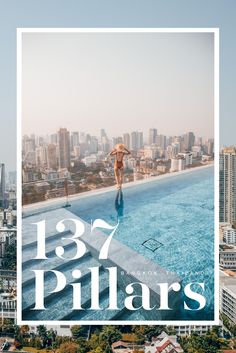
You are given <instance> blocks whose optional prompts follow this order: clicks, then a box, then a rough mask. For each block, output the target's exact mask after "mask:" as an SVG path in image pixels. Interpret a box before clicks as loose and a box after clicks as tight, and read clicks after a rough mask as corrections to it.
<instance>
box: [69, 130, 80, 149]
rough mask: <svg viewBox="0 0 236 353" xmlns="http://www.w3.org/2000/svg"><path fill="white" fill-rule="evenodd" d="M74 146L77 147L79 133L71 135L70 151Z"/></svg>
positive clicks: (75, 132)
mask: <svg viewBox="0 0 236 353" xmlns="http://www.w3.org/2000/svg"><path fill="white" fill-rule="evenodd" d="M75 146H79V133H78V131H74V132H72V133H71V150H73V149H74V147H75Z"/></svg>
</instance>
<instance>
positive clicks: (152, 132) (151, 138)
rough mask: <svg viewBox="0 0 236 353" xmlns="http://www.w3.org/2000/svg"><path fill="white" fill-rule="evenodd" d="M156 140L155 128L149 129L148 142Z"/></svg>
mask: <svg viewBox="0 0 236 353" xmlns="http://www.w3.org/2000/svg"><path fill="white" fill-rule="evenodd" d="M156 142H157V129H149V136H148V144H149V145H151V144H152V143H156Z"/></svg>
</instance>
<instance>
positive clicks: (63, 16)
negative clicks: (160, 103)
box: [0, 0, 236, 170]
mask: <svg viewBox="0 0 236 353" xmlns="http://www.w3.org/2000/svg"><path fill="white" fill-rule="evenodd" d="M235 13H236V2H235V0H227V1H223V0H198V1H195V0H179V1H175V0H162V1H160V0H145V1H144V0H129V1H127V0H119V1H116V0H100V1H97V0H83V1H81V0H70V1H69V2H68V1H67V0H34V1H31V0H21V1H18V0H8V1H3V0H0V47H1V55H0V161H1V162H4V163H6V165H7V169H8V170H15V169H16V28H17V27H71V28H73V27H95V28H96V27H100V28H101V27H130V28H132V27H134V28H135V27H147V28H154V27H173V28H174V27H219V30H220V143H221V144H222V145H229V144H235V143H236V137H235V131H236V119H235V116H236V105H235V98H236V97H235V95H236V70H235V62H236V41H235V37H236V21H235Z"/></svg>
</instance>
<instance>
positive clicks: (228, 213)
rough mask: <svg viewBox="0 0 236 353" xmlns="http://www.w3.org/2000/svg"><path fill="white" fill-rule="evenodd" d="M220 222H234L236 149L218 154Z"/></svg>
mask: <svg viewBox="0 0 236 353" xmlns="http://www.w3.org/2000/svg"><path fill="white" fill-rule="evenodd" d="M219 179H220V180H219V182H220V222H227V223H231V224H233V223H235V222H236V149H235V148H234V147H228V148H223V150H222V151H221V153H220V175H219Z"/></svg>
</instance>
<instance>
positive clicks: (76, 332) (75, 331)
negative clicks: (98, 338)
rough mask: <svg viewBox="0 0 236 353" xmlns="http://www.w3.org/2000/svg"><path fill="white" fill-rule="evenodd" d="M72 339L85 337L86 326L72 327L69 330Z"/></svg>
mask: <svg viewBox="0 0 236 353" xmlns="http://www.w3.org/2000/svg"><path fill="white" fill-rule="evenodd" d="M70 330H71V333H72V336H73V338H78V337H85V336H86V337H87V334H88V326H81V325H73V326H71V328H70Z"/></svg>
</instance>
